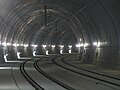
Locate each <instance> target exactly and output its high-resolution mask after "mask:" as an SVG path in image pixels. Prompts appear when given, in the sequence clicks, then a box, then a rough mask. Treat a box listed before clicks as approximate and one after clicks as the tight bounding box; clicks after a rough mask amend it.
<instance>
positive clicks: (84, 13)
mask: <svg viewBox="0 0 120 90" xmlns="http://www.w3.org/2000/svg"><path fill="white" fill-rule="evenodd" d="M34 51H35V53H34V54H36V55H46V54H48V53H49V54H62V53H77V54H78V56H77V58H79V60H81V62H82V63H85V64H94V65H96V66H102V67H105V68H111V69H115V70H120V0H0V63H1V64H3V63H5V62H6V59H7V60H8V61H10V60H12V61H14V60H18V59H19V56H18V54H19V55H20V56H21V57H32V56H33V52H34Z"/></svg>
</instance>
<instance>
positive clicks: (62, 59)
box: [61, 58, 120, 80]
mask: <svg viewBox="0 0 120 90" xmlns="http://www.w3.org/2000/svg"><path fill="white" fill-rule="evenodd" d="M61 61H62V62H63V63H65V64H67V65H69V66H72V67H74V68H77V69H80V70H84V71H87V72H90V73H94V74H97V75H101V76H104V77H109V78H112V79H116V80H120V78H117V77H113V76H109V75H105V74H101V73H98V72H94V71H91V70H87V69H84V68H81V67H77V66H75V65H72V64H70V63H68V62H66V61H65V60H64V58H61Z"/></svg>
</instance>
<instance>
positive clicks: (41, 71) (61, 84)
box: [34, 60, 75, 90]
mask: <svg viewBox="0 0 120 90" xmlns="http://www.w3.org/2000/svg"><path fill="white" fill-rule="evenodd" d="M39 61H40V60H37V61H35V62H34V67H35V68H36V70H37V71H38V72H39V73H41V74H42V75H44V76H45V77H47V78H48V79H50V80H51V81H53V82H55V83H57V84H58V85H60V86H62V87H63V88H65V89H66V90H75V89H74V88H72V87H70V86H68V85H66V84H64V83H62V82H60V81H58V80H56V79H55V78H53V77H51V76H50V75H48V74H46V73H45V72H44V71H43V70H42V69H40V67H39V66H38V62H39Z"/></svg>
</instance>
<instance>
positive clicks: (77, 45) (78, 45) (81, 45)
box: [76, 43, 84, 47]
mask: <svg viewBox="0 0 120 90" xmlns="http://www.w3.org/2000/svg"><path fill="white" fill-rule="evenodd" d="M83 46H84V44H83V43H81V44H76V47H83Z"/></svg>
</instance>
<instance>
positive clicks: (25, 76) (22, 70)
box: [20, 60, 45, 90]
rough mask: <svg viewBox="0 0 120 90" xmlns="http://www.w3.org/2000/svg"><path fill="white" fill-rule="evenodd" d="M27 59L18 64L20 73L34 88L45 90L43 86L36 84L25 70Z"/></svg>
mask: <svg viewBox="0 0 120 90" xmlns="http://www.w3.org/2000/svg"><path fill="white" fill-rule="evenodd" d="M28 61H29V60H27V61H25V62H23V63H21V65H20V71H21V73H22V75H23V76H24V78H25V79H26V80H27V81H28V82H29V83H30V84H31V85H32V86H33V87H34V88H35V90H45V89H44V88H43V87H41V86H40V85H39V84H37V82H36V81H35V80H33V79H32V78H31V77H30V76H29V75H28V74H27V72H26V70H25V64H26V63H27V62H28Z"/></svg>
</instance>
